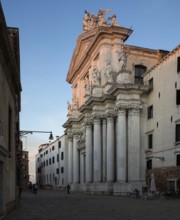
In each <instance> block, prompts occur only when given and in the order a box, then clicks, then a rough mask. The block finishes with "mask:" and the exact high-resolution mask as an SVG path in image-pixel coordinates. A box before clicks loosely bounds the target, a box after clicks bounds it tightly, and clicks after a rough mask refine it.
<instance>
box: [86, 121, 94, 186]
mask: <svg viewBox="0 0 180 220" xmlns="http://www.w3.org/2000/svg"><path fill="white" fill-rule="evenodd" d="M92 140H93V139H92V125H91V124H87V125H86V182H87V183H89V182H92V181H93V175H92V173H93V160H92V158H93V142H92Z"/></svg>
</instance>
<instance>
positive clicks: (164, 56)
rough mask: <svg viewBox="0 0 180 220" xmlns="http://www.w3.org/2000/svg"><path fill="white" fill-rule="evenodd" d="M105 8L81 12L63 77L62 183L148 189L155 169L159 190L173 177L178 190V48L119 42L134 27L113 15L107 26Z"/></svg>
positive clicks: (122, 191) (93, 188) (117, 190)
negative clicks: (66, 95)
mask: <svg viewBox="0 0 180 220" xmlns="http://www.w3.org/2000/svg"><path fill="white" fill-rule="evenodd" d="M107 13H109V10H106V11H103V10H101V9H100V10H99V12H98V15H97V16H94V15H92V14H90V13H88V12H87V11H85V15H84V18H83V33H82V34H81V35H80V36H79V37H78V39H77V45H76V47H75V50H74V53H73V56H72V60H71V63H70V67H69V71H68V74H67V78H66V80H67V82H68V83H70V84H72V103H70V102H68V119H67V121H66V122H65V124H64V125H63V126H64V128H65V129H66V131H65V132H66V134H67V146H66V147H67V153H68V164H67V166H68V167H67V169H68V182H69V183H70V184H71V185H72V189H74V190H82V191H84V192H90V193H105V194H114V195H126V194H127V193H128V192H130V191H133V190H134V189H135V188H138V189H139V190H140V191H142V190H143V188H147V187H148V184H149V181H150V178H151V174H152V173H155V181H156V183H157V187H158V188H159V190H167V189H168V187H169V186H168V181H169V182H172V181H175V180H177V181H176V183H174V184H175V186H176V190H177V186H178V184H179V183H178V179H179V173H178V168H177V166H176V165H177V164H178V163H179V162H177V161H179V156H178V155H179V154H178V152H179V151H178V147H179V145H178V141H179V135H180V134H179V132H180V131H179V120H180V115H179V106H178V105H177V104H176V103H175V101H174V100H176V94H177V100H178V102H179V83H180V81H179V75H178V74H177V70H176V67H177V60H178V59H179V58H178V56H179V49H177V50H175V51H176V55H175V53H174V52H171V53H169V52H168V51H165V50H154V49H148V48H142V47H139V46H132V45H127V44H125V42H126V40H127V39H128V38H129V37H130V35H131V34H132V32H133V31H132V30H131V29H127V28H124V27H122V26H120V25H119V24H118V22H117V21H116V16H115V15H112V16H111V17H109V19H108V20H111V23H108V22H107V21H106V20H105V17H104V15H105V14H107ZM178 62H179V61H178ZM171 68H172V69H171ZM173 71H174V73H173ZM164 72H165V73H164ZM170 82H171V84H172V85H171V86H169V85H170V84H169V83H170ZM172 87H173V88H172ZM167 88H169V89H168V90H167ZM171 90H172V91H171ZM173 101H174V102H173ZM171 102H173V105H172V103H171ZM168 118H169V120H170V121H168ZM168 123H171V124H168ZM170 126H171V132H169V128H170ZM175 135H176V136H177V140H175ZM169 170H171V174H170V171H169ZM168 172H169V174H168V175H164V174H165V173H166V174H167V173H168ZM161 181H163V182H161ZM169 185H173V183H169Z"/></svg>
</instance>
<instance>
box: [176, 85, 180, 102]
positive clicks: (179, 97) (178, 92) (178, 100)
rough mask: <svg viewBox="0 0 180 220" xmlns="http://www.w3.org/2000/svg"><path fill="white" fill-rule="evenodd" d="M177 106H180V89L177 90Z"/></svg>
mask: <svg viewBox="0 0 180 220" xmlns="http://www.w3.org/2000/svg"><path fill="white" fill-rule="evenodd" d="M176 105H180V89H177V90H176Z"/></svg>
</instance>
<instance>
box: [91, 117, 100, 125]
mask: <svg viewBox="0 0 180 220" xmlns="http://www.w3.org/2000/svg"><path fill="white" fill-rule="evenodd" d="M93 121H94V124H100V122H101V119H100V118H99V117H94V118H93Z"/></svg>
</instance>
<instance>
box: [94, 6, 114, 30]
mask: <svg viewBox="0 0 180 220" xmlns="http://www.w3.org/2000/svg"><path fill="white" fill-rule="evenodd" d="M110 11H111V9H108V10H104V11H103V10H102V9H101V8H100V9H99V12H98V15H97V17H98V26H103V25H106V24H107V23H106V20H105V17H104V15H105V14H108V13H109V12H110Z"/></svg>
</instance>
